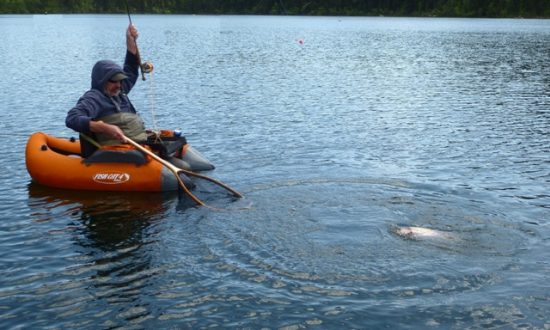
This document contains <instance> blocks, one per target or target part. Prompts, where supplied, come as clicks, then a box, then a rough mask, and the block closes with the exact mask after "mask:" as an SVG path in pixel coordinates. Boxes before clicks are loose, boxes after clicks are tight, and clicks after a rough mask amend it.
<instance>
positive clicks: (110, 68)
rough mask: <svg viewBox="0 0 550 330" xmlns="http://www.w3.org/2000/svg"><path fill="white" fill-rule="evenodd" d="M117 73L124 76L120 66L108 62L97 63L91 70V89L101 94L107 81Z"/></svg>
mask: <svg viewBox="0 0 550 330" xmlns="http://www.w3.org/2000/svg"><path fill="white" fill-rule="evenodd" d="M117 73H122V74H124V70H122V67H120V65H118V64H116V63H115V62H113V61H110V60H101V61H98V62H97V63H96V64H95V65H94V68H93V69H92V88H93V89H97V90H99V91H101V92H103V88H104V87H105V83H106V82H107V80H109V79H110V78H111V77H112V76H114V75H115V74H117Z"/></svg>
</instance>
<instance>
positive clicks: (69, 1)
mask: <svg viewBox="0 0 550 330" xmlns="http://www.w3.org/2000/svg"><path fill="white" fill-rule="evenodd" d="M128 3H129V6H130V10H131V12H132V13H155V14H272V15H273V14H275V15H277V14H283V15H343V16H379V15H384V16H446V17H526V18H531V17H547V18H548V17H550V1H549V0H317V1H309V0H292V1H290V0H287V1H284V0H129V1H128ZM125 12H126V2H125V1H119V0H117V1H112V0H0V13H3V14H9V13H18V14H33V13H125Z"/></svg>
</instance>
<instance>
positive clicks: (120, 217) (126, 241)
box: [28, 183, 174, 251]
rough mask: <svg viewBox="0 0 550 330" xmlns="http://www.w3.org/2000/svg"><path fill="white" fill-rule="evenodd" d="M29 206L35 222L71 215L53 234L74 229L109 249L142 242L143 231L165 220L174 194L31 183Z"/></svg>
mask: <svg viewBox="0 0 550 330" xmlns="http://www.w3.org/2000/svg"><path fill="white" fill-rule="evenodd" d="M28 188H29V206H30V207H31V209H34V210H36V212H35V213H33V215H34V216H35V221H38V222H44V221H51V220H53V219H52V216H55V214H51V211H53V210H58V211H61V212H62V213H64V215H65V216H67V215H68V216H70V218H71V219H72V220H73V222H72V223H71V224H69V225H67V226H66V227H65V228H61V229H60V228H54V229H50V233H55V232H56V231H62V230H75V231H78V232H80V233H81V234H82V237H83V238H86V240H84V241H83V240H81V241H80V242H79V243H80V244H82V245H83V246H88V247H94V248H98V249H101V250H105V251H109V250H112V249H116V248H120V247H121V246H127V245H132V244H135V243H139V242H141V241H142V239H143V231H144V230H145V229H147V227H148V226H149V225H150V224H151V223H152V222H155V221H157V220H159V219H162V217H163V214H164V212H166V210H167V207H168V206H167V202H170V200H171V199H173V197H174V194H173V193H172V194H158V193H138V192H132V193H116V192H94V191H71V190H61V189H55V188H49V187H44V186H41V185H38V184H35V183H30V184H29V187H28Z"/></svg>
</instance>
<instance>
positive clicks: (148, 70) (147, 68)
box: [139, 61, 154, 80]
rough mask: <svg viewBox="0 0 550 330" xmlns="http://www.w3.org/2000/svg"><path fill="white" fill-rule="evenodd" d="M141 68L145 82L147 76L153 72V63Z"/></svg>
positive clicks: (140, 66)
mask: <svg viewBox="0 0 550 330" xmlns="http://www.w3.org/2000/svg"><path fill="white" fill-rule="evenodd" d="M139 68H140V69H141V80H145V74H146V73H151V72H153V69H154V67H153V63H152V62H149V61H146V62H143V63H141V64H140V65H139Z"/></svg>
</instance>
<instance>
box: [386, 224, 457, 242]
mask: <svg viewBox="0 0 550 330" xmlns="http://www.w3.org/2000/svg"><path fill="white" fill-rule="evenodd" d="M391 231H392V233H394V234H396V235H397V236H401V237H404V238H407V239H450V240H455V239H456V236H454V235H453V234H452V233H450V232H446V231H441V230H437V229H430V228H424V227H414V226H413V227H409V226H402V227H401V226H394V227H392V228H391Z"/></svg>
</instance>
